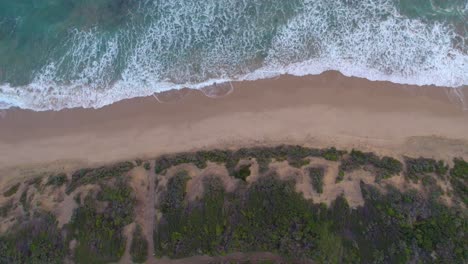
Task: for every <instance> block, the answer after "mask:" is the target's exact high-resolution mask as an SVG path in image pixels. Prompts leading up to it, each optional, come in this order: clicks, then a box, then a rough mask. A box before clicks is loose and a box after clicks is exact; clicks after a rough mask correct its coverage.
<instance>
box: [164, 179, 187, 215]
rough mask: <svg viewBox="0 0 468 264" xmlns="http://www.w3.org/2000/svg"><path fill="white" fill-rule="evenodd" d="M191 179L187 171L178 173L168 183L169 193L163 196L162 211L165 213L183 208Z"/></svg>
mask: <svg viewBox="0 0 468 264" xmlns="http://www.w3.org/2000/svg"><path fill="white" fill-rule="evenodd" d="M189 179H190V177H189V176H188V173H187V172H186V171H181V172H179V173H177V174H176V175H175V176H174V177H172V178H170V179H169V181H168V182H167V191H166V193H165V194H164V195H163V198H162V201H161V204H160V209H161V211H162V212H163V213H167V212H171V211H174V210H178V209H180V208H182V207H183V201H184V197H185V188H186V185H187V182H188V180H189Z"/></svg>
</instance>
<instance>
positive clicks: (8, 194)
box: [3, 183, 21, 197]
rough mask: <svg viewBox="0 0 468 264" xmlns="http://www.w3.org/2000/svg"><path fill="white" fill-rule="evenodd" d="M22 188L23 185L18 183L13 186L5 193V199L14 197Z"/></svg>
mask: <svg viewBox="0 0 468 264" xmlns="http://www.w3.org/2000/svg"><path fill="white" fill-rule="evenodd" d="M20 186H21V183H17V184H15V185H13V186H11V187H10V188H9V189H8V190H6V191H5V192H4V193H3V196H5V197H10V196H12V195H13V194H15V193H16V192H17V191H18V189H19V187H20Z"/></svg>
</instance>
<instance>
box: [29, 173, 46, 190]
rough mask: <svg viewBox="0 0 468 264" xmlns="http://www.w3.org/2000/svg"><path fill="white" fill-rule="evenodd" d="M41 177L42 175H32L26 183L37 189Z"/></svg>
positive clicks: (39, 185)
mask: <svg viewBox="0 0 468 264" xmlns="http://www.w3.org/2000/svg"><path fill="white" fill-rule="evenodd" d="M42 178H43V177H42V176H37V177H34V178H32V179H30V180H28V181H26V184H27V185H33V186H34V188H36V189H39V187H41V183H42Z"/></svg>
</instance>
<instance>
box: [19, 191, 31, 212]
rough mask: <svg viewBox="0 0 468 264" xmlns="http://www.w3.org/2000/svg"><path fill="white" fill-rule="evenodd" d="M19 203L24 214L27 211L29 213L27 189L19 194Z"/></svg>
mask: <svg viewBox="0 0 468 264" xmlns="http://www.w3.org/2000/svg"><path fill="white" fill-rule="evenodd" d="M19 202H20V204H21V206H23V210H24V211H25V212H28V211H29V206H30V204H29V201H28V188H26V189H25V190H24V191H23V192H22V193H21V196H20V199H19Z"/></svg>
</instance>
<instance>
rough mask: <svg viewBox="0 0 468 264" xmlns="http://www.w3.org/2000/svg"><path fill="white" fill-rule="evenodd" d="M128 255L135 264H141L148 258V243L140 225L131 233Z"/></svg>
mask: <svg viewBox="0 0 468 264" xmlns="http://www.w3.org/2000/svg"><path fill="white" fill-rule="evenodd" d="M130 255H131V256H132V261H133V262H135V263H143V262H145V261H146V259H147V258H148V241H147V240H146V238H145V236H144V234H143V230H142V228H141V226H140V225H137V226H136V228H135V231H134V232H133V239H132V244H131V246H130Z"/></svg>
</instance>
